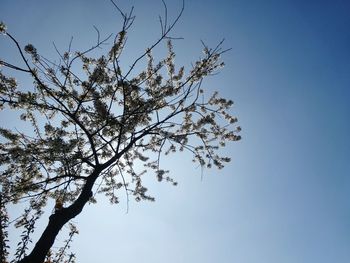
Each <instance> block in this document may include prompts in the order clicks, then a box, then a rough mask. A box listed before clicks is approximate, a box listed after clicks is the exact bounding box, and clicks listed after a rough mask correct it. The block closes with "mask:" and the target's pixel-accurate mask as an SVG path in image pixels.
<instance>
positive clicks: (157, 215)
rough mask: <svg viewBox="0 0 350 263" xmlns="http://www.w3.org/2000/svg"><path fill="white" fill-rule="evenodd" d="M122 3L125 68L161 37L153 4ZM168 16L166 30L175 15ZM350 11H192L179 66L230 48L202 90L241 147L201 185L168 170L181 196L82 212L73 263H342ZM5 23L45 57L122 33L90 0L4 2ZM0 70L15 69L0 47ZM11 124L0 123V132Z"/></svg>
mask: <svg viewBox="0 0 350 263" xmlns="http://www.w3.org/2000/svg"><path fill="white" fill-rule="evenodd" d="M120 2H124V3H121V4H120V5H121V7H122V8H126V9H128V8H130V6H132V5H134V6H135V14H136V20H135V23H134V27H133V29H132V30H131V32H130V36H129V40H128V45H129V46H128V52H129V53H128V54H130V57H126V58H125V59H126V64H128V63H129V61H128V60H130V61H132V59H133V58H136V57H137V55H138V54H141V53H142V52H143V51H144V49H145V48H146V47H147V46H149V44H150V43H152V40H154V39H155V38H156V37H157V36H159V33H160V31H159V30H160V27H159V23H158V15H159V14H162V3H161V1H156V0H152V1H120ZM125 2H127V4H126V3H125ZM168 2H169V3H168V9H169V14H170V17H175V15H176V13H177V12H178V10H179V9H180V6H181V1H168ZM170 2H171V3H170ZM349 11H350V3H349V1H345V0H344V1H341V0H333V1H330V0H329V1H312V0H307V1H298V0H294V1H291V0H290V1H287V0H278V1H277V0H269V1H257V0H256V1H254V0H252V1H246V0H240V1H238V0H237V1H236V0H231V1H223V0H217V1H207V0H201V1H199V0H187V1H186V7H185V12H184V14H183V17H182V19H181V20H180V22H179V24H178V26H177V27H176V28H175V30H174V32H173V36H176V37H183V38H184V40H178V41H175V42H174V46H175V52H176V53H177V59H176V61H177V63H178V66H181V65H185V66H187V69H188V68H189V65H190V63H191V62H193V61H194V60H195V59H197V58H198V57H199V56H200V54H201V43H200V40H203V41H204V42H206V43H208V45H210V46H214V45H216V44H217V43H218V42H219V41H220V40H221V39H223V38H225V42H224V46H225V47H227V48H232V50H231V51H230V52H228V53H226V54H225V55H224V61H225V63H226V67H225V68H224V69H223V70H222V72H221V73H220V74H218V75H216V76H213V77H211V78H209V79H208V80H207V81H206V82H205V83H204V88H205V89H207V90H208V91H213V90H218V91H219V92H220V94H222V95H224V96H225V97H226V98H229V99H232V100H234V102H235V106H234V108H233V110H232V112H233V113H234V115H236V116H237V117H238V120H239V124H240V126H241V127H242V134H241V135H242V140H241V141H240V142H238V143H231V144H229V145H228V146H227V148H226V149H225V152H226V153H227V154H228V155H230V156H231V157H232V162H231V163H230V164H228V165H227V166H226V167H225V169H224V170H221V171H217V170H215V169H214V170H205V171H204V176H203V179H202V180H201V171H200V169H197V168H196V167H195V166H193V165H192V163H191V158H190V155H188V156H183V155H181V156H174V157H171V158H170V159H164V167H167V168H168V169H169V170H171V175H172V176H173V177H174V178H175V179H176V180H177V181H178V182H179V185H178V186H177V187H173V186H171V185H168V184H163V183H162V184H159V183H157V182H155V180H150V181H149V183H148V186H149V189H150V193H152V194H153V195H154V196H155V197H156V202H154V203H147V202H141V203H136V202H131V203H130V208H129V212H128V213H126V204H125V202H123V201H122V202H121V203H120V204H119V205H117V206H111V205H109V204H108V203H107V202H99V203H98V204H97V205H89V206H86V207H85V209H84V211H83V212H82V213H81V214H80V215H79V216H78V217H77V218H76V219H74V222H76V223H77V225H78V228H79V231H80V234H79V235H78V236H77V237H76V238H75V241H74V243H73V246H72V248H73V251H74V252H75V253H76V255H77V262H84V263H95V262H123V263H134V262H143V263H151V262H152V263H161V262H167V263H175V262H176V263H179V262H181V263H193V262H200V263H213V262H220V263H232V262H237V263H238V262H239V263H280V262H283V263H304V262H305V263H310V262H318V263H329V262H336V263H347V262H349V260H350V202H349V200H350V139H349V134H350V124H349V116H350V103H349V100H350V74H349V72H350V30H349V28H350V16H349ZM0 20H2V21H4V22H5V23H6V24H7V26H8V30H9V32H11V34H13V35H14V36H16V38H17V39H18V40H19V41H20V43H21V44H22V45H24V44H27V43H32V44H33V45H34V46H35V47H36V48H37V49H38V51H39V53H42V54H46V56H47V57H55V56H56V55H55V52H54V49H53V46H52V42H53V41H54V42H55V43H56V45H57V46H58V47H60V48H61V49H62V50H64V49H65V48H66V47H67V46H68V43H69V40H70V37H71V36H73V37H74V42H73V49H85V48H88V47H90V46H91V45H92V44H93V43H94V42H95V40H96V39H95V32H94V29H93V25H95V26H97V27H98V28H99V29H100V31H101V33H102V34H105V35H107V34H109V33H116V32H118V30H119V29H120V21H121V20H120V17H118V14H117V12H116V11H115V10H114V9H113V8H112V5H111V4H110V3H109V1H92V0H88V1H83V0H70V1H68V0H62V1H44V0H35V1H30V2H28V1H24V0H17V1H12V0H2V1H1V9H0ZM0 56H1V57H2V58H9V59H10V61H15V59H16V55H15V50H14V48H13V47H11V45H9V43H8V41H5V40H4V39H3V37H2V38H1V39H0ZM12 121H13V120H10V119H9V118H6V117H5V116H1V126H2V125H3V123H5V122H6V123H7V124H9V123H10V125H11V124H12ZM15 125H16V123H15V121H13V127H15ZM152 179H153V178H152ZM121 195H123V193H121ZM122 200H123V199H122ZM12 212H13V213H15V212H16V211H14V210H12ZM10 214H11V210H10ZM38 231H39V232H40V228H39V229H38ZM10 234H11V233H10ZM65 238H66V237H65V236H59V238H58V239H59V240H63V239H65ZM16 242H17V240H15V243H16Z"/></svg>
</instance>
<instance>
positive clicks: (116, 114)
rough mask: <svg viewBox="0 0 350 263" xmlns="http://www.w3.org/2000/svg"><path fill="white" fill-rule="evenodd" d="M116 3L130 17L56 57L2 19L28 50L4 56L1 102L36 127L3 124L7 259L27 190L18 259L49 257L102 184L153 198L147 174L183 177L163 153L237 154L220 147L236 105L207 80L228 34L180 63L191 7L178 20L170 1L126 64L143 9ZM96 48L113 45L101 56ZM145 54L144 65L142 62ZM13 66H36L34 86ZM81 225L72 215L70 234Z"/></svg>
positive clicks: (0, 200)
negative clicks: (162, 49) (39, 224)
mask: <svg viewBox="0 0 350 263" xmlns="http://www.w3.org/2000/svg"><path fill="white" fill-rule="evenodd" d="M112 4H113V5H114V7H115V8H116V10H117V11H118V12H119V15H120V16H121V17H122V24H121V29H120V30H119V32H118V33H117V34H112V35H109V36H107V37H106V38H101V36H100V31H99V30H98V29H97V28H96V32H97V41H96V43H95V44H94V45H93V46H92V47H91V48H89V49H88V50H84V51H73V50H72V48H71V45H69V47H68V50H67V51H66V52H64V53H61V52H59V51H58V49H57V48H56V51H57V54H58V56H59V61H58V62H57V60H50V59H47V58H46V57H44V56H42V55H41V54H40V52H39V51H38V50H37V49H36V48H35V46H34V45H32V44H26V45H24V46H22V45H21V44H20V42H19V41H18V40H17V38H16V37H15V36H14V35H12V33H10V30H7V28H6V26H5V24H4V23H1V25H0V31H1V33H2V38H7V39H8V40H9V41H10V42H11V43H12V44H13V45H14V47H15V48H16V49H17V51H18V53H19V55H20V57H21V59H22V61H15V62H13V61H5V60H3V59H1V60H0V64H1V67H2V68H3V69H1V68H0V109H1V110H2V111H14V112H15V113H16V114H17V113H18V118H19V121H21V122H25V123H27V124H29V126H30V127H32V130H28V129H26V130H17V129H15V130H14V129H8V128H6V127H0V136H1V139H0V165H1V173H0V184H1V188H0V190H1V195H0V207H1V214H0V217H1V225H0V230H1V231H0V238H1V240H0V241H1V247H0V251H1V255H2V256H1V257H2V258H1V262H7V261H6V260H7V259H6V258H7V255H8V247H7V232H6V228H7V226H8V222H9V219H8V215H7V213H6V206H7V205H9V204H16V203H17V202H19V201H23V200H25V201H26V202H27V204H28V207H27V208H26V209H25V210H24V211H23V214H22V216H21V217H20V218H18V219H17V220H15V222H16V226H17V227H22V228H23V229H24V232H23V233H24V234H23V235H22V241H21V242H20V243H19V244H18V248H17V250H16V253H15V256H14V259H13V261H14V262H31V263H34V262H38V263H39V262H40V263H42V262H44V261H45V260H46V262H50V260H51V258H53V257H54V256H53V253H52V251H51V247H52V245H53V243H54V241H55V238H56V236H57V235H58V233H59V231H60V230H61V229H62V227H63V226H64V225H65V224H67V223H68V222H69V221H70V220H71V219H72V218H74V217H75V216H77V215H78V214H79V213H80V212H81V211H82V209H83V208H84V206H85V205H86V204H87V203H88V202H95V201H96V199H95V196H96V194H104V195H106V196H107V197H108V198H109V200H110V202H111V203H118V202H119V198H118V195H120V194H121V193H123V194H124V193H125V194H126V195H127V198H128V199H129V198H131V197H133V198H134V199H135V200H136V201H141V200H149V201H153V200H154V198H153V197H152V196H151V195H149V193H148V191H147V188H146V186H145V185H144V184H143V177H144V176H145V174H149V173H153V174H154V175H155V178H156V180H158V181H159V182H161V181H167V182H170V183H171V184H174V185H176V181H175V180H174V179H173V178H172V177H170V176H169V171H168V170H167V169H166V167H162V165H161V157H163V156H168V155H171V154H173V153H175V152H178V151H187V152H189V153H190V154H192V157H193V162H195V163H198V164H199V166H201V167H206V168H211V167H217V168H219V169H221V168H223V167H224V164H225V163H226V162H229V161H230V158H229V157H226V156H221V155H220V151H219V150H220V148H222V147H225V145H226V142H228V141H238V140H240V136H239V135H238V133H239V132H240V127H239V126H237V124H236V123H237V118H236V117H234V116H232V115H231V113H230V108H231V106H232V105H233V102H232V101H231V100H228V99H225V98H222V97H220V96H219V93H218V92H214V93H213V94H207V92H206V90H205V89H204V88H203V87H202V82H203V80H204V79H205V78H206V77H208V76H211V75H212V74H215V73H217V72H218V70H220V68H222V67H223V66H224V63H223V62H222V60H221V55H222V54H223V53H224V52H226V51H227V50H225V49H223V48H222V44H223V42H220V43H219V44H218V45H217V46H215V47H214V48H209V47H208V46H207V45H206V44H204V43H202V45H203V54H202V57H201V58H200V59H199V60H198V61H196V62H195V63H193V66H192V68H190V69H185V67H184V66H176V65H175V52H174V50H173V42H174V38H172V37H171V36H170V32H171V30H172V29H173V27H174V26H175V24H176V23H177V22H178V20H179V19H180V17H181V15H182V12H183V8H182V10H181V12H180V13H179V14H178V16H177V17H176V18H175V19H174V20H173V21H172V22H171V23H170V22H169V21H168V17H167V7H166V5H165V4H164V7H165V14H164V16H163V17H161V19H160V24H161V36H160V38H159V39H156V40H155V42H154V44H153V45H151V46H150V47H148V48H147V49H146V50H145V51H144V52H143V53H142V54H141V55H140V56H139V57H137V58H136V59H135V60H134V62H133V63H132V64H131V65H130V66H129V67H126V68H123V67H122V66H121V55H122V53H123V50H124V47H125V44H126V39H127V36H128V31H129V29H130V28H131V26H132V25H133V22H134V18H135V17H134V14H133V9H131V10H130V12H123V11H122V10H121V9H120V8H119V7H118V6H117V5H116V4H115V3H114V2H112ZM162 43H165V44H166V48H167V55H166V57H165V58H163V59H161V60H159V61H156V60H155V58H154V56H153V52H154V51H155V49H156V48H157V47H158V46H160V45H161V44H162ZM106 47H107V48H106ZM98 48H103V50H104V51H105V53H104V54H103V55H100V56H96V53H95V51H96V49H98ZM142 63H145V67H144V69H142V70H139V65H142ZM22 65H24V66H22ZM5 69H6V70H5ZM12 71H15V72H16V73H17V74H18V73H23V74H26V75H28V76H29V77H30V78H31V79H32V85H31V87H30V88H28V87H22V86H20V85H18V83H17V81H16V79H15V78H14V77H13V75H12V74H11V72H12ZM2 125H4V124H3V123H2V124H1V126H2ZM136 164H142V165H136ZM140 167H142V169H140ZM50 199H52V200H54V202H55V204H56V205H55V208H54V211H53V213H52V214H51V215H50V216H49V222H48V224H47V227H46V228H45V230H44V232H43V233H42V234H41V236H40V238H39V240H38V241H37V242H36V244H35V246H34V248H33V249H32V250H31V251H29V252H28V242H29V240H30V234H31V233H32V232H33V231H34V225H35V222H36V220H37V219H38V218H39V217H41V216H42V215H43V209H44V208H45V207H46V206H47V205H48V201H49V200H50ZM75 233H77V230H76V228H75V226H74V225H71V232H70V236H69V239H68V240H67V244H68V243H69V242H70V241H71V238H72V236H73V235H74V234H75ZM64 250H65V247H63V248H62V249H61V250H60V251H57V252H56V254H55V262H63V260H64V259H65V260H67V261H68V260H69V261H68V262H73V256H69V255H66V256H64V253H65V251H64Z"/></svg>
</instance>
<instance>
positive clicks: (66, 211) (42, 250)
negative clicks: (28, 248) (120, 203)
mask: <svg viewBox="0 0 350 263" xmlns="http://www.w3.org/2000/svg"><path fill="white" fill-rule="evenodd" d="M100 172H101V171H100V170H95V171H94V172H93V173H92V174H91V175H90V176H89V177H88V178H87V180H86V183H85V185H84V187H83V190H82V191H81V193H80V195H79V197H78V198H77V200H75V202H74V203H73V204H72V205H70V206H69V207H67V208H62V209H61V210H59V211H57V212H55V214H53V215H51V216H50V218H49V223H48V225H47V226H46V228H45V230H44V232H43V234H42V235H41V237H40V239H39V240H38V242H37V243H36V244H35V246H34V248H33V250H32V252H31V253H30V254H29V255H28V256H25V257H24V258H23V259H22V260H20V261H19V262H18V263H43V262H44V260H45V257H46V255H47V254H48V252H49V250H50V248H51V247H52V245H53V244H54V242H55V239H56V236H57V235H58V233H59V231H60V230H61V229H62V227H63V226H64V225H65V224H66V223H67V222H68V221H69V220H71V219H72V218H74V217H76V216H77V215H79V214H80V213H81V211H82V210H83V208H84V206H85V204H86V203H87V202H88V201H89V199H90V197H91V196H92V187H93V185H94V183H95V181H96V179H97V177H98V175H99V174H100Z"/></svg>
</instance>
